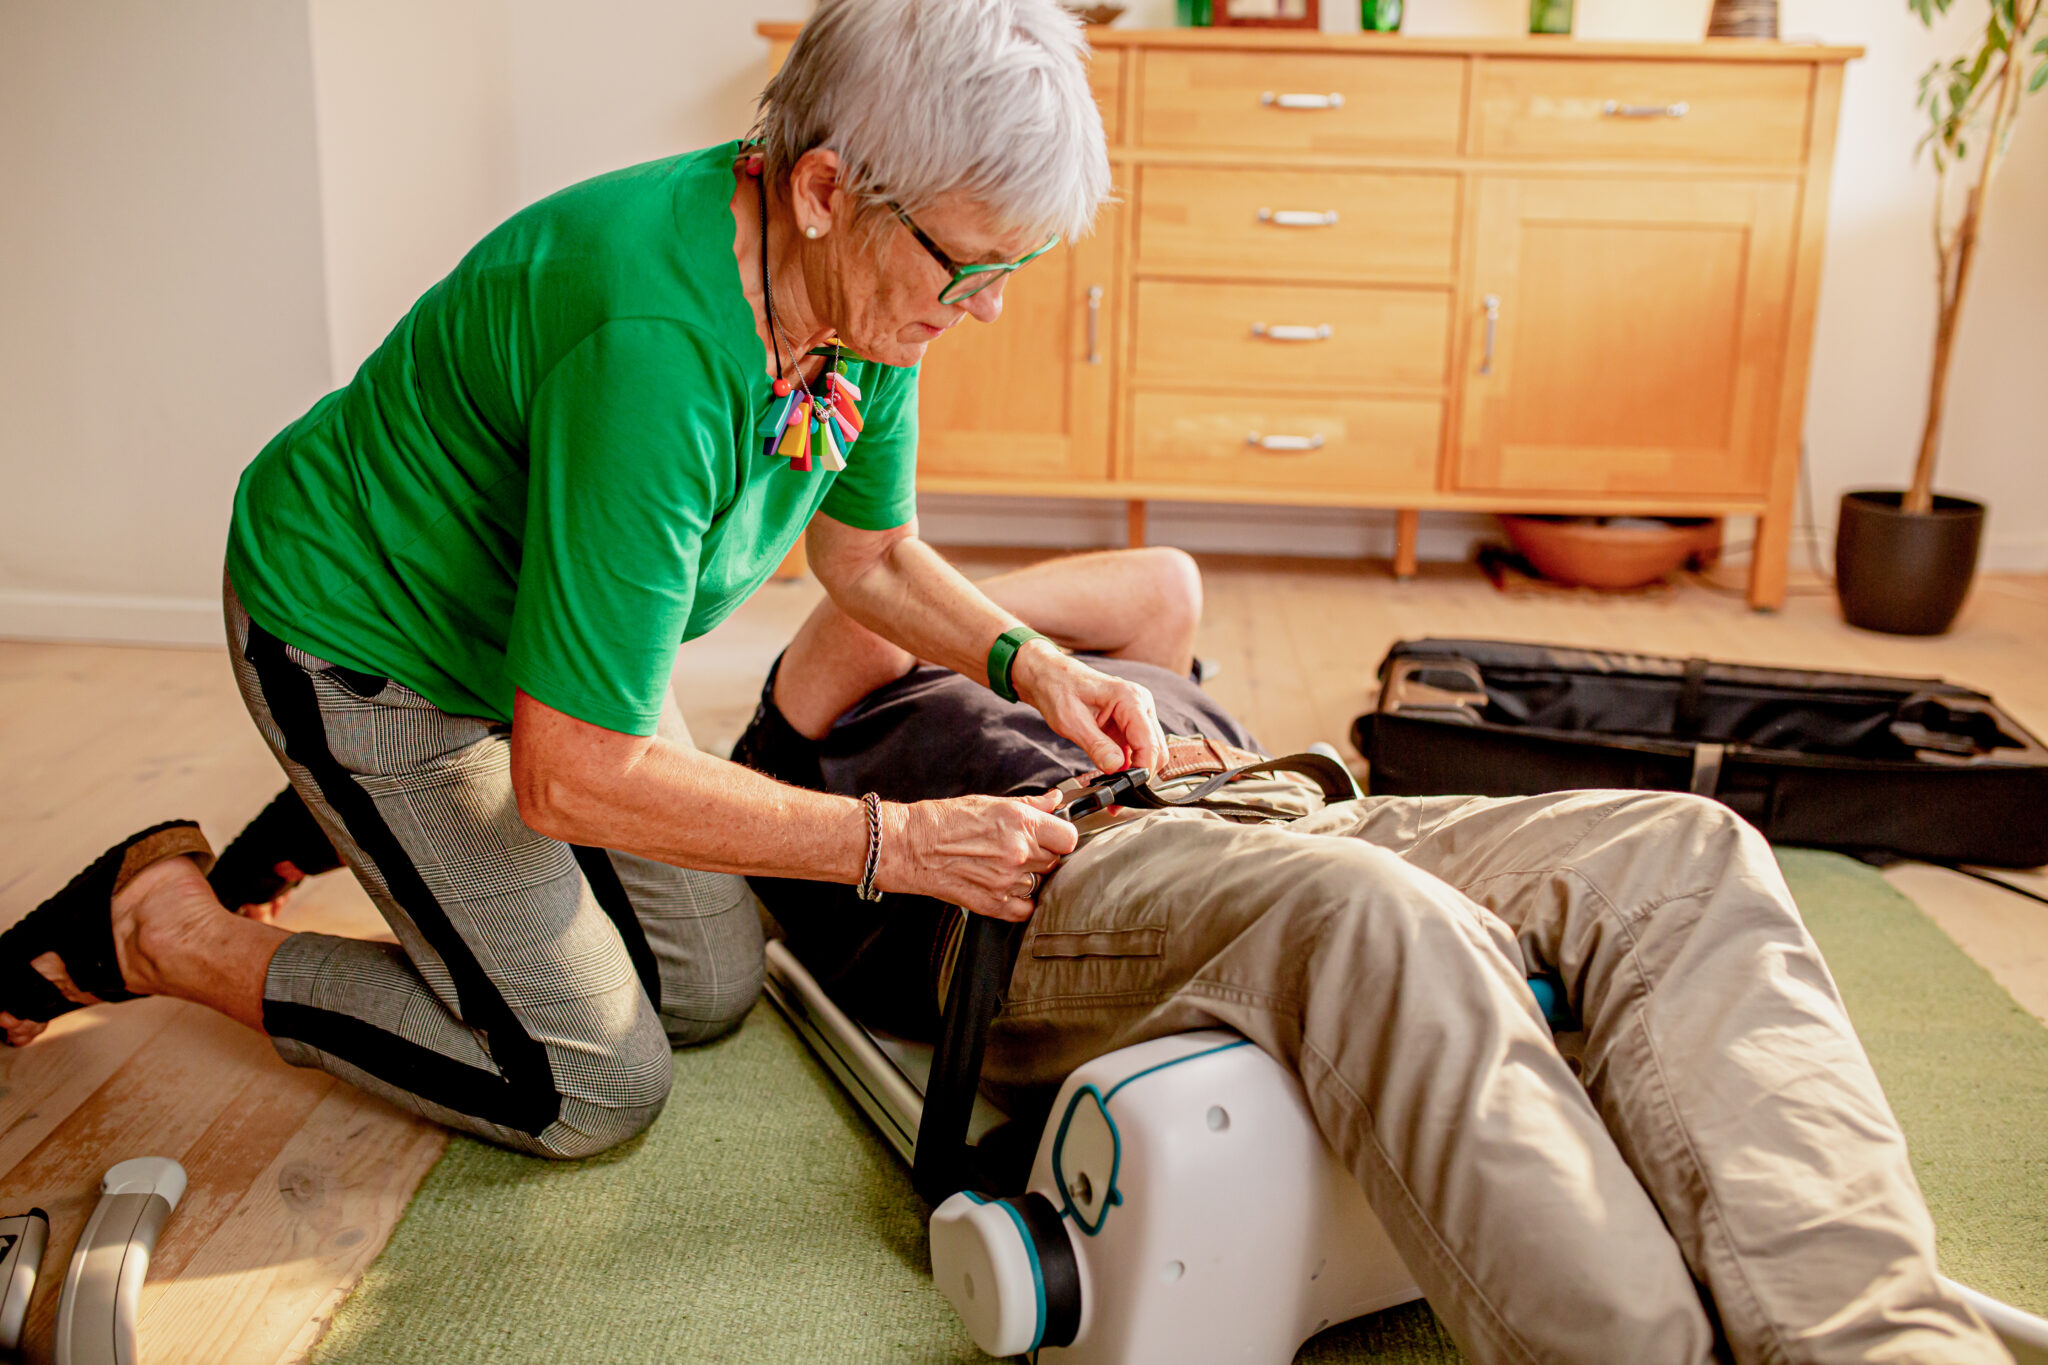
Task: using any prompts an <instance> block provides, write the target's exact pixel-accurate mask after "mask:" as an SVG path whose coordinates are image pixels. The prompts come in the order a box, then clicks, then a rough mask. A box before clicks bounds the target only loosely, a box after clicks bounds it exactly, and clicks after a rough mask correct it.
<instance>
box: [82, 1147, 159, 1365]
mask: <svg viewBox="0 0 2048 1365" xmlns="http://www.w3.org/2000/svg"><path fill="white" fill-rule="evenodd" d="M184 1193H185V1168H184V1167H182V1166H180V1165H179V1164H178V1163H177V1162H175V1161H172V1160H171V1159H170V1158H169V1157H141V1158H138V1159H137V1160H134V1161H124V1162H121V1163H120V1164H119V1165H117V1166H115V1167H114V1168H113V1169H111V1170H109V1171H108V1172H107V1175H106V1178H105V1179H104V1180H102V1181H101V1182H100V1202H99V1204H98V1206H97V1207H95V1208H94V1209H93V1211H92V1220H91V1221H90V1222H88V1223H87V1224H86V1225H85V1234H84V1236H82V1237H80V1238H79V1239H78V1249H77V1250H76V1251H74V1252H73V1253H72V1255H71V1267H70V1269H69V1270H67V1271H66V1272H65V1275H64V1295H63V1297H62V1298H61V1299H59V1300H58V1303H57V1351H56V1357H55V1360H56V1365H138V1361H139V1360H140V1356H139V1355H138V1353H137V1351H136V1348H135V1310H136V1301H137V1300H138V1299H139V1298H140V1297H141V1294H142V1281H143V1279H144V1277H145V1276H147V1275H148V1274H149V1258H150V1253H151V1252H152V1251H153V1250H155V1248H156V1238H157V1234H158V1233H159V1232H161V1231H162V1230H163V1225H164V1220H165V1219H166V1218H169V1217H170V1216H171V1210H172V1209H174V1208H176V1207H177V1203H178V1200H179V1199H180V1198H181V1197H182V1196H183V1195H184Z"/></svg>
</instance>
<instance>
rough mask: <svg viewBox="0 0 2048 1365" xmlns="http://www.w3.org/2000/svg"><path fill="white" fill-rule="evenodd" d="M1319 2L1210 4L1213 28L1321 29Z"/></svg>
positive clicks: (1220, 0)
mask: <svg viewBox="0 0 2048 1365" xmlns="http://www.w3.org/2000/svg"><path fill="white" fill-rule="evenodd" d="M1320 8H1321V4H1320V0H1213V5H1212V8H1211V10H1210V18H1209V23H1210V25H1211V26H1212V27H1215V28H1305V29H1311V30H1313V29H1317V28H1320V27H1321V26H1322V16H1321V14H1320V13H1319V12H1318V11H1319V10H1320Z"/></svg>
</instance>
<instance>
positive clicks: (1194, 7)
mask: <svg viewBox="0 0 2048 1365" xmlns="http://www.w3.org/2000/svg"><path fill="white" fill-rule="evenodd" d="M1176 3H1177V4H1178V5H1179V7H1180V26H1181V27H1182V28H1207V27H1209V0H1176Z"/></svg>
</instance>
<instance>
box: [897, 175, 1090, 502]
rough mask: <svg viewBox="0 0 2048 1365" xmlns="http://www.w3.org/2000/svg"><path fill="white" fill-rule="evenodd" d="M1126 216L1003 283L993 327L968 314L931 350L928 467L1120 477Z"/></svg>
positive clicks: (971, 474)
mask: <svg viewBox="0 0 2048 1365" xmlns="http://www.w3.org/2000/svg"><path fill="white" fill-rule="evenodd" d="M1117 226H1118V221H1117V214H1116V211H1115V210H1114V209H1104V210H1103V212H1102V216H1101V217H1100V218H1099V219H1098V220H1097V221H1096V225H1095V233H1094V235H1093V236H1091V237H1088V238H1087V239H1085V240H1083V241H1081V242H1078V243H1075V244H1073V245H1071V246H1068V245H1062V246H1059V247H1056V248H1054V249H1053V250H1051V251H1048V252H1047V253H1046V254H1045V255H1043V256H1041V257H1039V258H1038V259H1037V260H1035V261H1033V262H1032V263H1031V264H1030V265H1027V266H1025V267H1024V268H1023V269H1022V270H1019V271H1018V272H1017V273H1016V274H1014V275H1012V276H1011V277H1010V278H1009V280H1008V281H1007V282H1005V283H1004V285H1003V312H1002V316H1001V317H999V318H998V319H997V320H996V321H995V322H994V323H993V324H984V323H980V322H977V321H975V320H974V319H973V318H971V317H970V318H967V319H965V320H964V321H962V322H961V323H960V325H959V326H957V327H955V328H953V330H952V331H950V332H948V333H947V334H946V335H945V336H943V337H940V338H939V339H938V340H937V341H934V342H933V343H932V345H931V347H930V349H929V350H927V351H926V352H925V360H924V370H923V373H922V375H921V376H920V378H919V390H920V402H919V406H918V425H919V441H918V453H917V463H918V471H919V473H920V474H921V475H937V476H941V477H944V478H947V479H949V480H950V479H959V478H963V477H965V478H987V479H992V480H995V479H1000V480H1004V481H1013V480H1016V479H1039V480H1044V481H1047V482H1048V483H1086V482H1101V481H1103V480H1106V479H1107V478H1108V477H1109V425H1110V424H1109V398H1110V370H1111V365H1110V354H1111V345H1110V343H1111V341H1112V338H1113V336H1114V332H1113V329H1112V326H1111V322H1112V313H1113V307H1112V305H1113V304H1114V303H1115V302H1116V291H1115V284H1116V280H1115V274H1116V271H1115V264H1116V252H1117Z"/></svg>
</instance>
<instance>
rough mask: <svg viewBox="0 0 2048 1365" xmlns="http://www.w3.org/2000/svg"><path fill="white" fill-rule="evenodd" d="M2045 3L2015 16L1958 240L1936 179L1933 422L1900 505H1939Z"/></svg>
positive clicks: (1922, 508) (1912, 508) (1908, 508)
mask: <svg viewBox="0 0 2048 1365" xmlns="http://www.w3.org/2000/svg"><path fill="white" fill-rule="evenodd" d="M2043 3H2048V0H2035V3H2034V4H2033V6H2032V7H2031V8H2029V7H2027V6H2026V5H2024V4H2022V5H2021V6H2020V7H2019V9H2018V12H2017V13H2015V14H2014V16H2013V19H2014V23H2013V26H2012V29H2011V33H2012V38H2011V41H2010V42H2009V43H2008V44H2007V46H2006V50H2005V53H2004V66H2003V67H2001V68H2000V70H1999V73H1998V79H1997V88H1998V96H1997V101H1996V103H1995V104H1994V105H1993V106H1992V113H1991V127H1990V128H1989V129H1988V130H1987V135H1986V137H1985V140H1984V162H1983V165H1981V166H1980V167H1979V168H1978V171H1977V183H1976V184H1974V185H1972V186H1971V187H1970V193H1969V197H1968V198H1967V199H1965V200H1964V202H1963V216H1962V219H1961V220H1960V221H1959V222H1958V223H1957V224H1956V231H1955V237H1954V239H1953V242H1952V243H1951V242H1945V241H1943V232H1942V200H1941V198H1940V196H1941V194H1942V192H1943V190H1944V188H1945V186H1946V182H1947V176H1946V175H1941V176H1938V177H1937V179H1936V185H1935V195H1936V200H1935V208H1934V222H1935V248H1936V251H1937V254H1938V255H1939V257H1940V261H1941V267H1940V275H1941V302H1940V313H1939V320H1938V322H1937V324H1936V326H1935V333H1934V367H1933V373H1932V375H1931V376H1930V378H1929V381H1928V389H1927V424H1926V426H1924V427H1923V428H1922V429H1921V432H1920V455H1919V458H1918V459H1916V460H1915V461H1914V462H1913V483H1912V486H1911V487H1910V488H1908V489H1907V490H1906V496H1905V498H1904V500H1903V501H1902V502H1901V503H1900V510H1901V511H1904V512H1909V513H1921V514H1924V513H1927V512H1931V511H1933V510H1934V464H1935V460H1936V458H1937V457H1938V456H1939V455H1940V453H1941V421H1942V416H1943V414H1944V412H1945V410H1946V408H1947V403H1948V377H1949V363H1950V361H1952V360H1953V359H1954V357H1955V340H1956V328H1957V326H1958V324H1959V323H1960V322H1961V321H1962V316H1963V300H1964V298H1965V297H1966V295H1967V294H1968V292H1969V288H1970V268H1971V266H1972V265H1974V264H1975V263H1976V259H1977V236H1978V233H1979V231H1980V229H1981V228H1982V226H1983V221H1984V194H1985V191H1986V190H1987V189H1989V188H1990V186H1991V178H1992V176H1993V175H1994V174H1995V173H1996V172H1997V170H1998V163H1999V162H2000V160H2002V159H2003V158H2002V157H2001V155H2000V153H2001V152H2002V151H2003V150H2004V147H2005V142H2006V139H2007V138H2008V137H2009V136H2010V134H2011V130H2012V122H2013V119H2014V118H2015V117H2016V116H2017V115H2018V113H2019V101H2020V98H2021V92H2020V76H2021V63H2020V61H2019V58H2018V56H2017V55H2016V54H2017V53H2018V52H2019V51H2020V50H2021V41H2022V40H2023V39H2024V38H2025V37H2026V36H2027V34H2028V32H2029V30H2030V29H2032V27H2033V25H2034V20H2035V19H2036V18H2037V17H2039V15H2040V11H2041V5H2042V4H2043ZM1951 262H1953V265H1951Z"/></svg>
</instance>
